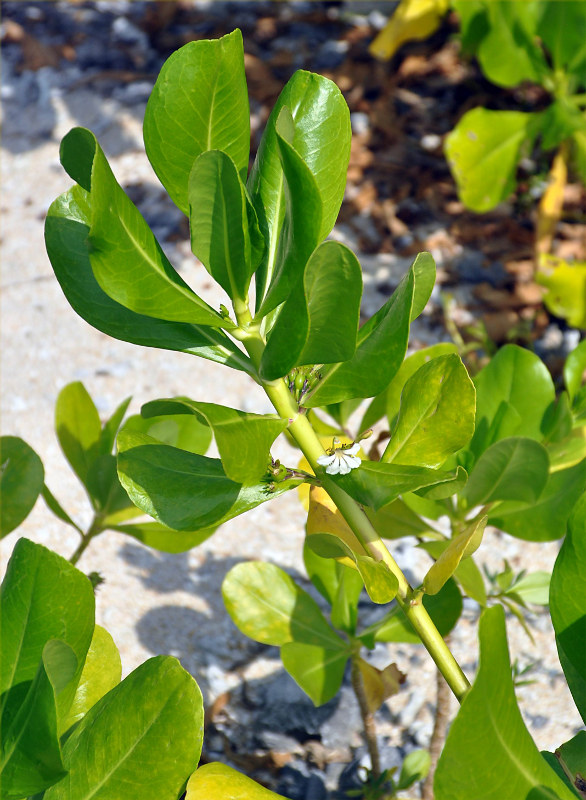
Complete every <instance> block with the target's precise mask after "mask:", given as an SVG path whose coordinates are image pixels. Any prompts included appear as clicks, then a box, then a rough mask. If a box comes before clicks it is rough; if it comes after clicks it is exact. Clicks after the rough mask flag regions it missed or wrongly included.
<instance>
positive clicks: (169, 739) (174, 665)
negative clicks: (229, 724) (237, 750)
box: [45, 656, 203, 800]
mask: <svg viewBox="0 0 586 800" xmlns="http://www.w3.org/2000/svg"><path fill="white" fill-rule="evenodd" d="M202 737H203V703H202V698H201V692H200V691H199V688H198V686H197V684H196V683H195V681H194V680H193V678H192V677H191V675H189V674H188V673H187V672H186V671H185V670H184V669H183V668H182V667H181V665H180V664H179V662H178V661H177V660H176V659H175V658H171V657H170V656H157V657H155V658H151V659H149V660H148V661H146V662H145V663H144V664H141V666H140V667H138V668H137V669H135V670H134V672H132V673H131V674H130V675H129V676H128V677H127V678H125V680H123V681H122V683H119V684H118V686H116V687H114V688H113V689H111V690H110V691H109V692H108V693H107V694H106V695H105V696H104V697H102V698H101V699H100V700H98V702H97V703H96V704H95V705H94V706H92V708H91V709H90V710H89V711H88V712H87V714H86V715H85V716H84V717H83V719H82V720H81V722H80V723H79V725H78V726H77V727H76V728H75V730H74V731H73V733H72V734H71V736H70V737H69V738H68V740H67V742H66V743H65V746H64V748H63V756H64V761H65V764H66V766H67V769H68V770H69V773H68V775H67V776H66V777H65V778H64V779H63V780H61V781H59V783H57V784H55V785H54V786H52V787H51V788H50V789H49V790H48V791H47V793H46V794H45V800H74V798H75V800H90V798H96V797H98V796H99V797H100V800H120V791H121V787H125V788H124V795H125V798H127V800H176V798H177V797H178V796H179V795H180V793H181V791H182V789H183V787H184V786H185V784H186V782H187V779H188V778H189V776H190V775H191V773H192V772H193V771H194V770H195V768H196V766H197V762H198V760H199V756H200V752H201V744H202ZM88 753H91V754H95V756H94V757H92V758H88ZM98 754H99V756H100V757H99V758H98V757H96V756H97V755H98ZM153 763H156V769H145V765H148V764H153ZM98 793H99V794H98Z"/></svg>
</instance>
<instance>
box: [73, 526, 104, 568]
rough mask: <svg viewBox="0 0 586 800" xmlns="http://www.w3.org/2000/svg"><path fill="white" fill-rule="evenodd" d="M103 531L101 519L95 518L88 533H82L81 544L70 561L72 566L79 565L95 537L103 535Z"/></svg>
mask: <svg viewBox="0 0 586 800" xmlns="http://www.w3.org/2000/svg"><path fill="white" fill-rule="evenodd" d="M102 530H103V528H102V526H101V524H100V519H99V517H97V516H95V517H94V518H93V520H92V524H91V525H90V526H89V528H88V529H87V531H86V532H85V533H83V532H82V534H81V542H80V543H79V544H78V546H77V549H76V550H75V552H74V553H73V555H72V556H71V558H70V559H69V563H70V564H77V562H78V561H79V559H80V558H81V557H82V555H83V554H84V552H85V550H86V548H87V546H88V545H89V543H90V542H91V540H92V539H93V538H94V536H97V535H98V534H99V533H101V532H102Z"/></svg>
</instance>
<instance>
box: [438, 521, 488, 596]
mask: <svg viewBox="0 0 586 800" xmlns="http://www.w3.org/2000/svg"><path fill="white" fill-rule="evenodd" d="M486 520H487V518H486V517H482V518H481V519H479V520H477V521H475V522H472V523H470V525H468V526H467V527H466V528H465V529H464V530H463V531H462V533H459V534H458V535H457V536H455V537H454V538H453V539H452V540H451V541H450V542H449V543H448V546H447V547H446V548H445V549H444V550H443V551H442V553H441V554H440V556H439V557H438V559H437V561H436V562H435V564H434V565H433V566H432V567H431V568H430V569H429V570H428V572H427V575H426V576H425V578H424V579H423V591H424V592H425V593H426V594H437V593H438V592H439V590H440V589H441V588H442V587H443V586H444V584H445V583H446V581H447V580H448V579H449V578H451V577H452V575H453V574H454V573H455V571H456V569H457V568H458V565H459V564H460V561H461V560H462V559H463V558H467V557H468V556H471V555H472V554H473V553H475V552H476V550H478V548H479V547H480V543H481V542H482V536H483V535H484V529H485V528H486Z"/></svg>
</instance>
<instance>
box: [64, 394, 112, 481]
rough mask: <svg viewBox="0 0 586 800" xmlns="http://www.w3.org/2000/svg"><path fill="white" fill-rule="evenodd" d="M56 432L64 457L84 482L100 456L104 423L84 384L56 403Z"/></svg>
mask: <svg viewBox="0 0 586 800" xmlns="http://www.w3.org/2000/svg"><path fill="white" fill-rule="evenodd" d="M55 430H56V432H57V438H58V439H59V444H60V445H61V449H62V450H63V454H64V455H65V457H66V459H67V460H68V461H69V463H70V465H71V467H72V469H73V471H74V472H75V474H76V475H77V476H78V478H79V479H80V481H81V482H82V483H83V484H84V486H87V476H88V472H89V470H90V467H91V466H92V464H93V462H94V461H95V459H96V458H97V456H98V454H99V444H100V437H101V435H102V424H101V422H100V415H99V414H98V410H97V408H96V407H95V405H94V401H93V400H92V398H91V397H90V396H89V394H88V392H87V390H86V388H85V386H84V385H83V383H80V382H79V381H76V382H75V383H70V384H68V385H67V386H65V387H64V388H63V389H62V390H61V391H60V392H59V395H58V397H57V402H56V404H55Z"/></svg>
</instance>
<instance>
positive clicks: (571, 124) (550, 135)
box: [541, 0, 586, 150]
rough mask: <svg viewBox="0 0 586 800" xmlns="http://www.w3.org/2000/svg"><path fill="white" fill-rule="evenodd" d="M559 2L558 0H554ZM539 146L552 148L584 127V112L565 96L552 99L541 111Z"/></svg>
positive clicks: (547, 148)
mask: <svg viewBox="0 0 586 800" xmlns="http://www.w3.org/2000/svg"><path fill="white" fill-rule="evenodd" d="M556 2H559V0H556ZM541 127H542V131H543V135H542V138H541V147H542V148H543V149H544V150H553V149H554V148H557V147H559V146H560V144H561V143H562V142H563V141H565V140H566V139H569V138H570V137H571V136H572V135H573V134H574V133H577V132H580V131H584V130H585V129H586V120H585V119H584V112H583V111H580V109H579V108H578V107H577V106H576V105H575V104H574V103H573V102H571V101H570V100H569V99H567V98H566V97H559V98H558V99H556V100H554V101H553V103H551V105H549V106H548V107H547V108H546V109H545V111H544V112H543V116H542V121H541Z"/></svg>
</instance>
